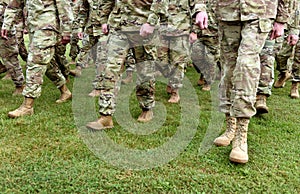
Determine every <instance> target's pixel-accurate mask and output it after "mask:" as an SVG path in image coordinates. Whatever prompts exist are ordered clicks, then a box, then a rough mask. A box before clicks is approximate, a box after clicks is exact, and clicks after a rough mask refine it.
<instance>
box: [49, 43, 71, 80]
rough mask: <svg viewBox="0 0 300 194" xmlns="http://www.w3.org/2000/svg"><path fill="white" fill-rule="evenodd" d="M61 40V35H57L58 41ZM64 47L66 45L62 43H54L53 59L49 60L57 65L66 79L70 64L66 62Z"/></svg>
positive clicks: (65, 47)
mask: <svg viewBox="0 0 300 194" xmlns="http://www.w3.org/2000/svg"><path fill="white" fill-rule="evenodd" d="M60 41H61V37H59V39H58V42H60ZM66 49H67V46H66V45H64V44H56V45H55V53H54V59H53V60H51V62H52V63H54V64H55V65H54V66H56V64H57V65H58V67H59V69H60V71H61V73H62V74H63V75H64V77H65V78H66V79H68V76H69V73H70V64H69V63H68V60H67V58H66V55H65V54H66Z"/></svg>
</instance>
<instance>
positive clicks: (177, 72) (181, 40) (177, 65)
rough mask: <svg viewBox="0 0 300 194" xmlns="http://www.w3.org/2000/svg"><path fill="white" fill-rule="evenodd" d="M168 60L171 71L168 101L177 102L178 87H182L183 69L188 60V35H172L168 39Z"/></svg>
mask: <svg viewBox="0 0 300 194" xmlns="http://www.w3.org/2000/svg"><path fill="white" fill-rule="evenodd" d="M169 53H170V55H169V56H170V60H169V65H170V66H171V72H170V76H169V84H168V85H169V86H171V88H172V91H171V97H170V99H169V100H168V102H170V103H178V102H179V100H180V97H179V88H181V87H182V81H183V77H184V71H185V68H186V67H187V63H188V61H189V42H188V36H179V37H172V38H171V40H170V52H169Z"/></svg>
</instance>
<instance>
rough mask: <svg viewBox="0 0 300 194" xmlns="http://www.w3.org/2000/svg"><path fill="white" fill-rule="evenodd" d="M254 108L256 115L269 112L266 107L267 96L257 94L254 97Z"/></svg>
mask: <svg viewBox="0 0 300 194" xmlns="http://www.w3.org/2000/svg"><path fill="white" fill-rule="evenodd" d="M255 108H256V111H257V113H258V114H264V113H268V112H269V108H268V107H267V96H266V95H263V94H258V95H257V96H256V102H255Z"/></svg>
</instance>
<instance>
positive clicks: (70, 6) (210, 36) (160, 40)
mask: <svg viewBox="0 0 300 194" xmlns="http://www.w3.org/2000/svg"><path fill="white" fill-rule="evenodd" d="M0 14H1V15H0V16H1V25H2V29H1V36H2V37H1V38H0V41H1V44H0V57H1V58H2V63H0V73H6V76H5V77H4V78H5V79H12V80H13V82H14V84H15V87H16V89H15V91H14V93H13V95H23V96H24V101H23V103H22V104H21V105H20V106H19V107H18V108H17V109H15V110H13V111H10V112H9V113H8V116H9V117H10V118H17V117H22V116H26V115H27V116H28V115H32V114H34V101H35V100H36V99H37V98H38V97H39V96H40V95H41V90H42V84H43V77H44V75H46V76H47V77H48V78H49V79H50V80H51V81H52V82H53V83H54V84H55V86H56V87H57V88H58V89H59V90H60V92H61V95H60V97H59V98H58V99H57V100H56V103H63V102H66V101H68V100H70V99H71V98H72V94H71V92H70V90H69V89H68V88H67V86H66V83H67V82H68V80H69V76H70V75H72V76H76V77H79V79H80V76H81V75H82V71H84V70H85V69H86V68H87V67H88V66H89V65H91V64H95V67H96V73H95V79H94V81H93V83H91V84H92V85H93V90H92V91H91V93H89V96H90V97H98V98H99V114H100V116H99V119H97V120H96V121H92V122H89V123H87V124H86V127H87V128H88V129H92V130H104V129H111V128H113V127H114V123H113V119H112V117H113V115H114V113H115V110H116V107H117V104H116V97H117V95H118V92H119V90H120V87H121V84H128V83H131V82H132V79H133V74H134V73H135V72H136V77H137V80H136V91H135V92H136V98H137V100H138V102H139V106H140V108H141V114H140V115H139V117H138V118H137V120H138V121H139V122H149V121H151V120H152V119H154V118H155V115H154V114H153V109H154V107H155V78H156V77H157V76H158V75H161V76H164V77H166V78H167V79H168V84H167V87H166V92H167V93H168V94H169V96H170V98H169V100H168V102H169V103H179V101H180V88H182V87H184V86H183V78H184V74H185V71H186V69H187V67H188V66H189V65H191V64H192V66H193V67H194V68H195V70H196V71H197V72H198V73H199V80H198V85H199V86H201V87H202V90H203V91H210V89H211V85H212V83H213V82H214V80H220V83H219V110H220V112H222V113H224V114H225V116H226V130H225V132H224V133H223V134H221V136H220V137H218V138H216V139H215V140H214V144H215V145H217V146H228V145H230V144H232V150H231V153H230V156H229V159H230V161H232V162H236V163H247V162H248V160H249V158H248V146H247V134H248V125H249V122H250V119H251V117H253V116H254V115H255V114H263V113H268V112H269V108H268V106H267V98H268V97H269V96H270V95H271V89H272V87H273V83H274V69H275V68H274V66H275V61H276V69H277V70H278V71H279V77H278V80H277V81H276V82H275V84H274V88H280V87H284V85H285V82H286V81H287V80H288V79H292V88H291V93H290V96H291V98H299V92H298V85H299V82H300V43H299V41H298V39H299V3H298V1H297V0H278V1H273V0H249V1H239V0H222V1H218V0H205V1H204V0H168V1H167V0H117V1H111V0H74V1H72V2H70V1H68V0H26V1H25V0H10V1H8V0H7V1H5V0H1V3H0ZM25 33H28V37H29V44H28V53H27V50H26V47H25V45H24V39H23V35H24V34H25ZM79 42H81V43H82V44H79ZM68 43H70V53H69V57H70V58H71V62H68V61H67V58H66V45H67V44H68ZM18 55H20V56H21V58H22V60H24V61H25V62H26V75H25V76H24V75H23V70H22V67H21V66H20V63H19V61H18ZM70 64H74V65H76V68H75V69H74V70H70ZM124 71H126V75H127V77H126V78H124V79H123V80H122V76H121V75H122V73H123V72H124ZM187 130H188V129H187Z"/></svg>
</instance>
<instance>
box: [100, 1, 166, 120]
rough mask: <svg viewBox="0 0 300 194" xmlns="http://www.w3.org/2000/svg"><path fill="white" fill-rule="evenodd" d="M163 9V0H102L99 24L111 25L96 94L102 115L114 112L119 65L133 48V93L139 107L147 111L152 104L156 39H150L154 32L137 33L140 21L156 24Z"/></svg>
mask: <svg viewBox="0 0 300 194" xmlns="http://www.w3.org/2000/svg"><path fill="white" fill-rule="evenodd" d="M111 10H113V11H112V12H111ZM166 10H167V4H166V3H165V2H164V1H156V0H155V1H153V2H152V1H148V0H147V1H140V0H129V1H126V3H124V2H123V1H116V2H115V1H109V0H103V4H102V5H101V6H100V10H99V11H100V12H101V24H107V23H108V24H110V34H109V37H108V46H107V56H108V57H107V63H106V66H105V71H104V79H103V86H104V90H103V92H102V93H101V94H100V97H99V105H100V110H99V112H100V114H101V115H112V114H113V113H114V112H115V106H116V102H115V98H116V95H117V92H118V90H119V87H120V74H121V66H122V65H124V62H125V57H126V55H127V52H128V49H129V48H134V51H135V52H134V54H135V57H136V62H137V64H136V69H137V86H136V96H137V99H138V101H139V104H140V107H141V108H142V109H143V110H150V109H152V108H153V107H154V91H155V79H154V70H155V66H154V60H155V59H156V58H157V56H156V48H155V43H156V42H155V41H154V40H155V39H154V38H153V37H154V34H152V35H151V36H148V37H147V38H144V37H141V36H140V35H139V31H140V28H141V26H142V24H144V23H146V22H148V23H149V24H151V25H155V24H157V22H158V19H159V15H160V14H165V13H166ZM110 13H111V14H110ZM141 13H142V14H141ZM108 15H109V18H108Z"/></svg>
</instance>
